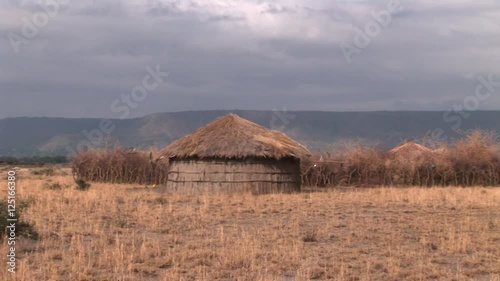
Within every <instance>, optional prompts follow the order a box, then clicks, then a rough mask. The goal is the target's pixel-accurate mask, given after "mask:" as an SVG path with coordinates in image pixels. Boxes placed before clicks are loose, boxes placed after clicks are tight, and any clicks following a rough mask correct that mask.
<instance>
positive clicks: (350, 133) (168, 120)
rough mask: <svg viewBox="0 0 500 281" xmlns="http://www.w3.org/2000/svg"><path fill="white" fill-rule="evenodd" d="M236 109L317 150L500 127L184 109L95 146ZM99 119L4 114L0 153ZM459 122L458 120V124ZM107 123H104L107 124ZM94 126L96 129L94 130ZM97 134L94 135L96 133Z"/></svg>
mask: <svg viewBox="0 0 500 281" xmlns="http://www.w3.org/2000/svg"><path fill="white" fill-rule="evenodd" d="M230 112H232V113H236V114H238V115H240V116H241V117H243V118H247V119H249V120H251V121H253V122H256V123H258V124H260V125H262V126H265V127H268V128H273V129H278V130H281V131H283V132H285V133H286V134H288V135H289V136H291V137H292V138H294V139H296V140H298V141H300V142H302V143H304V144H305V145H307V146H308V147H309V148H310V149H311V150H315V151H319V150H325V149H328V148H330V147H331V146H333V145H336V144H339V143H342V142H345V141H348V140H359V141H362V142H365V143H369V144H373V145H381V146H384V147H387V148H389V147H393V146H395V145H397V144H399V143H401V142H402V141H405V140H415V139H421V138H422V137H424V136H425V135H429V133H430V132H434V133H433V134H434V138H435V137H436V133H438V132H442V134H441V135H442V136H444V137H446V138H447V139H448V140H449V139H453V138H459V137H460V134H458V133H456V132H455V131H454V130H453V127H454V126H455V127H456V128H458V129H459V130H461V131H468V130H471V129H484V130H493V131H496V132H498V133H500V111H476V112H469V113H468V114H470V116H468V117H467V118H464V117H459V116H460V115H459V114H458V113H451V114H447V115H444V113H443V112H424V111H421V112H392V111H391V112H318V111H293V112H292V111H290V112H286V113H283V112H272V111H248V110H232V111H228V110H218V111H187V112H175V113H159V114H152V115H148V116H145V117H143V118H137V119H125V120H111V121H109V122H110V124H106V125H111V126H114V127H115V129H114V130H113V131H112V133H111V134H108V135H106V137H105V140H104V141H102V142H99V143H98V144H99V146H101V147H102V146H105V145H107V146H108V147H111V146H114V145H116V144H120V145H121V146H124V147H130V146H133V147H138V148H140V149H141V148H148V147H151V146H157V147H163V146H165V145H167V144H169V143H170V142H172V141H174V140H176V139H178V138H181V137H182V136H184V135H186V134H188V133H190V132H192V131H194V130H196V129H197V128H199V127H201V126H203V125H205V124H207V123H209V122H211V121H213V120H214V119H216V118H217V117H220V116H223V115H226V114H228V113H230ZM100 122H101V119H67V118H27V117H23V118H8V119H2V120H0V156H29V155H58V154H59V155H66V154H68V151H69V149H67V147H71V148H72V149H73V150H76V147H77V145H78V144H79V143H81V142H82V141H85V140H86V139H87V137H86V136H85V135H84V134H83V133H82V131H83V130H87V131H88V132H92V130H95V129H98V128H99V126H100ZM459 123H460V124H459ZM105 127H106V126H105ZM94 132H95V131H94ZM96 136H98V135H96Z"/></svg>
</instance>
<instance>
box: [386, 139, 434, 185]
mask: <svg viewBox="0 0 500 281" xmlns="http://www.w3.org/2000/svg"><path fill="white" fill-rule="evenodd" d="M387 154H388V155H387V161H386V165H385V166H386V169H387V170H388V171H390V175H389V176H390V181H389V182H390V183H391V185H432V181H433V178H434V175H435V172H436V171H435V163H434V162H435V157H434V153H433V151H432V150H431V149H429V148H427V147H425V146H423V145H420V144H418V143H415V142H407V143H405V144H403V145H401V146H398V147H396V148H394V149H392V150H390V151H389V152H388V153H387Z"/></svg>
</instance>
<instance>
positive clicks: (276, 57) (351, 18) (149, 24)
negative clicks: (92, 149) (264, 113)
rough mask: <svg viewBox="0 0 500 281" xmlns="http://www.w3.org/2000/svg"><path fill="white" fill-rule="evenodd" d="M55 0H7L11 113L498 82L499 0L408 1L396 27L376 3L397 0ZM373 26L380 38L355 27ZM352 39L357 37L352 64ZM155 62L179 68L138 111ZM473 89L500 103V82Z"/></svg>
mask: <svg viewBox="0 0 500 281" xmlns="http://www.w3.org/2000/svg"><path fill="white" fill-rule="evenodd" d="M56 1H57V0H52V1H50V0H44V1H23V0H2V1H0V31H1V34H2V37H1V41H0V118H5V117H17V116H58V117H116V118H118V117H138V116H143V115H147V114H150V113H154V112H168V111H183V110H201V109H260V110H272V109H273V108H280V109H281V108H283V107H284V106H286V107H287V108H288V109H289V110H327V111H364V110H447V109H450V108H452V107H453V106H454V104H457V105H460V104H464V102H466V101H468V102H470V105H469V108H472V107H476V105H475V104H474V98H471V96H474V92H475V89H476V87H478V85H479V84H480V82H479V81H478V77H479V76H482V77H484V78H485V79H487V78H488V76H491V77H492V79H493V80H494V81H499V82H500V2H499V1H493V0H491V1H489V0H470V1H461V0H453V1H442V0H440V1H437V0H427V1H418V0H413V1H405V0H400V6H398V10H396V11H393V12H392V15H391V19H390V20H389V21H387V17H385V18H383V17H382V18H383V20H385V21H384V22H383V25H385V26H382V25H381V24H379V23H375V22H373V20H374V14H384V15H387V13H388V5H390V4H389V3H390V2H391V1H378V0H370V1H354V0H352V1H340V0H339V1H334V0H274V1H258V0H177V1H174V0H169V1H165V0H149V1H146V0H143V1H138V0H128V1H125V0H123V1H118V0H94V1H81V0H72V1H70V0H58V1H59V7H58V8H56V7H55V6H54V5H49V6H44V7H42V6H41V4H40V3H39V2H42V3H45V2H56ZM393 1H394V0H393ZM396 1H397V0H396ZM393 4H397V3H393ZM46 11H48V13H49V14H48V15H47V12H46ZM44 19H47V22H46V24H44V22H43V20H44ZM37 20H38V22H37ZM40 22H41V24H40ZM374 23H375V24H376V26H374ZM32 24H34V25H35V28H36V29H37V30H36V31H35V32H32V33H29V31H30V30H29V27H27V26H29V25H32ZM37 24H38V25H37ZM367 27H370V28H372V29H371V30H372V31H371V35H373V36H370V35H362V36H361V35H359V34H358V33H357V32H356V31H355V28H359V29H360V30H365V29H366V28H367ZM377 27H379V28H380V30H377ZM23 29H24V30H23ZM31 31H32V30H31ZM356 36H357V37H363V36H368V38H369V42H368V44H363V45H359V44H357V45H356V40H355V37H356ZM358 39H359V38H358ZM358 41H359V40H358ZM358 43H359V42H358ZM362 43H366V42H362ZM341 46H344V51H345V50H346V49H345V46H351V47H352V48H350V49H349V48H348V50H351V51H352V50H353V48H357V49H356V51H355V52H354V53H351V56H350V62H348V60H346V57H345V55H344V52H343V50H342V48H341ZM356 46H358V47H360V48H358V47H356ZM157 65H159V67H160V70H161V71H162V72H168V73H169V76H168V77H166V78H165V79H164V81H163V82H162V83H161V84H160V85H159V86H158V87H156V88H155V89H153V90H149V91H148V92H147V96H146V97H145V99H144V100H143V101H140V102H134V103H133V106H130V105H126V106H127V107H129V108H128V109H129V110H128V112H129V113H125V110H121V111H119V110H117V108H119V107H120V106H124V105H125V103H124V102H122V101H120V98H121V97H122V95H130V94H131V91H132V90H133V89H134V88H135V89H136V90H137V89H139V88H140V87H141V86H142V85H143V82H142V81H143V80H144V78H145V77H146V76H147V75H148V72H147V70H146V67H148V66H149V67H151V68H153V69H154V68H156V67H157ZM151 81H152V80H151ZM151 81H149V82H151ZM114 101H116V102H115V105H114V106H115V109H114V110H113V109H112V108H111V107H112V104H113V102H114ZM476 101H478V104H477V107H478V109H483V110H485V109H496V110H499V109H500V83H497V86H496V91H495V92H493V93H492V95H490V97H487V98H486V97H485V96H484V95H483V96H482V98H481V99H476ZM133 107H135V108H133ZM122 109H123V108H122Z"/></svg>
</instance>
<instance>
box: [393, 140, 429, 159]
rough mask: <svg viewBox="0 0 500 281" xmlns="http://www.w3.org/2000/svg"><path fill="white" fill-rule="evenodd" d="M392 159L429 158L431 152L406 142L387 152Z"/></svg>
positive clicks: (423, 147) (421, 146)
mask: <svg viewBox="0 0 500 281" xmlns="http://www.w3.org/2000/svg"><path fill="white" fill-rule="evenodd" d="M388 154H389V155H390V156H392V157H398V158H399V157H404V158H431V157H432V155H433V152H432V150H431V149H429V148H427V147H425V146H423V145H420V144H418V143H415V142H407V143H405V144H403V145H401V146H398V147H396V148H394V149H392V150H390V151H389V152H388Z"/></svg>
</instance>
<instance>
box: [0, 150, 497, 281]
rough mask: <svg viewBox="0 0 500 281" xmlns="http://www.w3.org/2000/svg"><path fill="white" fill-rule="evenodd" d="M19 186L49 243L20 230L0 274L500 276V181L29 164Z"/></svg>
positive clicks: (28, 213)
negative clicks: (182, 187)
mask: <svg viewBox="0 0 500 281" xmlns="http://www.w3.org/2000/svg"><path fill="white" fill-rule="evenodd" d="M464 153H465V152H464ZM34 169H35V170H37V169H40V168H34ZM5 174H6V172H5V171H4V172H2V177H4V178H5ZM17 186H18V200H25V201H27V202H30V203H29V206H28V207H27V208H26V209H25V210H24V213H23V217H22V220H23V221H25V222H27V223H30V224H31V225H33V226H34V229H35V230H36V231H37V232H38V234H39V239H38V240H34V239H29V238H25V237H19V239H18V242H17V244H16V247H17V248H16V250H17V255H18V261H17V262H18V264H17V266H18V268H17V272H16V273H15V274H8V273H7V272H6V269H4V270H3V272H2V273H1V274H0V280H23V281H24V280H252V281H253V280H287V281H289V280H500V247H499V246H498V245H500V189H498V188H490V187H482V186H475V187H468V188H462V187H436V188H423V187H405V188H394V187H376V186H372V188H352V187H351V188H334V189H325V190H324V191H322V192H309V193H297V194H269V195H258V196H255V195H251V194H206V193H204V194H183V193H164V192H163V191H162V189H161V188H147V189H146V188H144V185H143V184H140V185H139V184H113V183H92V186H91V187H90V189H89V190H87V191H79V190H77V189H76V188H75V182H74V179H73V176H72V174H71V169H70V168H64V167H63V168H57V167H55V168H53V172H51V173H40V172H37V173H35V172H34V170H33V169H24V170H22V171H19V172H18V180H17ZM0 191H1V192H2V193H4V194H5V192H6V186H5V187H3V186H2V187H0ZM7 249H8V245H7V244H6V242H5V241H3V242H1V246H0V253H2V254H1V255H0V256H1V257H2V258H1V259H0V261H1V264H2V265H3V266H4V267H6V254H5V253H7Z"/></svg>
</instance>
